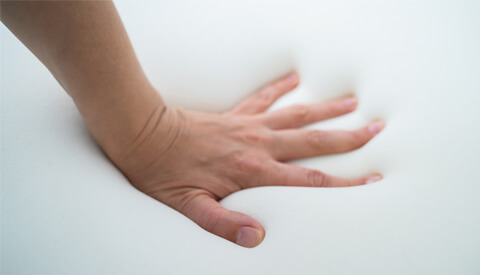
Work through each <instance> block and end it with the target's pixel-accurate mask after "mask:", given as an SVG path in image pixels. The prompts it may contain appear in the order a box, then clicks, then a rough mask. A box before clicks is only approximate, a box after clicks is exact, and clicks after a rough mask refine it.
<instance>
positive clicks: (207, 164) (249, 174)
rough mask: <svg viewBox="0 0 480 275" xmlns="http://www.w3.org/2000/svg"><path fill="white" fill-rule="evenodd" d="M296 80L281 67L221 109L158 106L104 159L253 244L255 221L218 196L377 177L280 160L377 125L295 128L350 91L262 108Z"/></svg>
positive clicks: (348, 101) (329, 110)
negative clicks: (273, 77) (330, 172)
mask: <svg viewBox="0 0 480 275" xmlns="http://www.w3.org/2000/svg"><path fill="white" fill-rule="evenodd" d="M297 85H298V76H297V74H295V73H292V74H289V75H287V76H285V77H283V78H281V79H279V80H277V81H275V82H273V83H271V84H269V85H268V86H266V87H264V88H262V89H261V90H260V91H258V92H257V93H255V94H253V95H252V96H250V97H248V98H247V99H245V100H244V101H243V102H241V103H240V104H239V105H237V106H236V107H235V108H233V109H232V110H230V111H228V112H225V113H205V112H194V111H184V110H181V109H174V108H170V107H167V106H164V105H161V106H159V107H158V108H157V109H156V110H155V112H154V114H153V115H152V116H151V117H150V119H149V121H148V123H147V124H146V125H145V127H143V129H142V131H141V132H140V133H139V134H138V135H137V137H136V138H135V140H134V141H133V142H131V145H130V146H127V147H125V148H121V149H120V150H118V151H117V152H115V153H111V154H109V155H110V158H111V159H112V160H113V162H114V163H115V164H116V165H117V166H118V167H119V168H120V169H121V170H122V172H123V173H124V174H125V175H126V176H127V177H128V179H129V180H130V181H131V183H132V184H133V185H134V186H135V187H136V188H137V189H138V190H140V191H142V192H144V193H145V194H147V195H149V196H151V197H153V198H155V199H157V200H158V201H160V202H163V203H165V204H167V205H169V206H170V207H172V208H173V209H175V210H177V211H179V212H181V213H183V214H184V215H185V216H187V217H188V218H190V219H191V220H193V221H194V222H196V223H197V224H198V225H200V226H201V227H202V228H204V229H205V230H207V231H209V232H211V233H213V234H216V235H218V236H220V237H222V238H225V239H227V240H229V241H232V242H235V243H237V244H239V245H241V246H244V247H255V246H257V245H258V244H260V243H261V242H262V240H263V238H264V236H265V230H264V229H263V227H262V226H261V225H260V224H259V223H258V222H257V221H256V220H254V219H253V218H252V217H250V216H247V215H245V214H242V213H239V212H235V211H230V210H227V209H225V208H224V207H222V206H221V205H220V204H219V203H218V201H219V200H221V199H223V198H225V197H226V196H228V195H230V194H232V193H234V192H236V191H239V190H242V189H246V188H252V187H259V186H308V187H345V186H356V185H363V184H366V183H370V182H374V181H377V180H380V179H381V176H380V175H378V174H376V175H370V176H367V177H362V178H357V179H350V180H348V179H342V178H338V177H334V176H331V175H327V174H324V173H322V172H320V171H317V170H311V169H307V168H302V167H297V166H293V165H290V164H287V163H283V161H288V160H293V159H300V158H307V157H313V156H319V155H325V154H333V153H342V152H347V151H351V150H354V149H356V148H359V147H361V146H362V145H364V144H365V143H367V142H368V141H369V140H370V139H372V138H373V137H374V136H375V135H376V134H377V133H378V132H380V131H381V130H382V129H383V127H384V124H383V122H381V121H377V122H373V123H371V124H369V125H367V126H364V127H362V128H360V129H357V130H354V131H321V130H307V129H297V128H298V127H302V126H304V125H308V124H311V123H314V122H317V121H321V120H325V119H328V118H333V117H337V116H340V115H343V114H346V113H349V112H351V111H353V110H354V109H355V108H356V105H357V102H356V99H355V97H353V96H350V97H346V98H343V99H338V100H334V101H330V102H322V103H317V104H312V105H297V106H292V107H287V108H284V109H280V110H276V111H271V112H265V111H266V110H267V109H268V108H269V107H270V106H271V105H272V104H273V103H274V102H275V100H277V99H278V98H279V97H280V96H282V95H284V94H285V93H287V92H289V91H291V90H293V89H294V88H295V87H296V86H297Z"/></svg>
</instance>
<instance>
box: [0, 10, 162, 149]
mask: <svg viewBox="0 0 480 275" xmlns="http://www.w3.org/2000/svg"><path fill="white" fill-rule="evenodd" d="M1 18H2V22H3V23H4V24H5V25H6V26H7V27H8V28H9V29H10V30H11V31H12V32H13V33H14V34H15V35H16V36H17V37H18V38H19V39H20V40H21V41H22V42H23V43H24V44H25V45H26V46H27V47H28V48H29V49H30V50H31V51H32V52H33V53H34V54H35V55H36V56H37V57H38V58H39V59H40V61H42V62H43V64H45V66H46V67H47V68H48V69H49V70H50V72H51V73H52V74H53V75H54V76H55V78H56V79H57V80H58V82H60V84H61V85H62V86H63V87H64V89H65V90H66V91H67V93H69V94H70V96H71V97H72V98H73V100H74V101H75V104H76V105H77V107H78V109H79V110H80V112H81V114H82V116H83V117H84V119H85V121H86V123H87V125H88V128H89V129H90V131H91V132H92V134H93V135H94V137H95V138H96V139H97V141H98V142H99V143H100V144H101V146H102V148H104V150H106V151H107V152H113V150H114V148H117V147H122V146H123V145H125V144H126V143H128V142H131V139H133V138H134V135H135V133H138V132H139V131H140V130H141V127H142V126H143V125H144V124H145V123H146V120H147V119H148V117H149V116H150V115H151V114H152V113H154V110H155V108H159V106H160V107H161V106H162V105H163V102H162V100H161V97H160V96H159V94H158V93H157V92H156V91H155V89H153V87H152V86H151V85H150V83H149V81H148V80H147V78H146V76H145V74H144V72H143V71H142V68H141V67H140V64H139V62H138V60H137V58H136V56H135V53H134V51H133V48H132V45H131V43H130V40H129V39H128V36H127V34H126V32H125V29H124V27H123V25H122V22H121V20H120V17H119V15H118V13H117V11H116V9H115V7H114V5H113V3H112V2H110V1H12V2H9V1H2V2H1ZM107 141H108V142H107Z"/></svg>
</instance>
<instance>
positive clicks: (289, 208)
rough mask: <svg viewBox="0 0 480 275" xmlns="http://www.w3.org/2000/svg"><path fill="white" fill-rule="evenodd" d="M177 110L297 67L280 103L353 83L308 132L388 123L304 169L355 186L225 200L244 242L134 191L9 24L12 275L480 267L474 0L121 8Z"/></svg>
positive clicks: (5, 187) (6, 230)
mask: <svg viewBox="0 0 480 275" xmlns="http://www.w3.org/2000/svg"><path fill="white" fill-rule="evenodd" d="M116 3H117V8H118V10H119V12H120V14H121V16H122V18H123V20H124V23H125V25H126V27H127V31H128V33H129V35H130V38H131V40H132V42H133V44H134V47H135V49H136V52H137V55H138V56H139V59H140V61H141V63H142V65H143V67H144V69H145V71H146V72H147V74H148V76H149V78H150V79H151V81H152V82H153V83H154V85H155V86H156V87H157V89H158V90H159V91H160V92H161V93H162V95H163V96H164V98H165V99H166V101H167V102H168V103H170V104H172V105H177V106H182V107H185V108H193V109H202V110H212V111H217V110H224V109H227V108H229V107H231V106H233V105H234V104H235V103H236V102H238V101H239V100H240V99H242V98H243V97H245V96H247V95H248V94H249V93H251V92H253V91H255V89H257V88H258V87H260V86H261V85H263V84H265V83H268V82H269V81H270V80H272V79H274V78H276V77H278V76H280V75H282V74H284V73H286V72H288V71H290V70H292V69H296V70H297V71H298V72H299V74H300V76H301V78H302V80H301V85H300V87H299V88H298V89H297V90H296V91H295V92H293V93H292V94H290V95H287V96H285V97H284V98H282V99H281V100H280V101H279V102H278V104H276V105H275V106H274V108H279V107H282V106H286V105H291V104H294V103H298V102H303V103H313V102H317V101H321V100H326V99H329V98H334V97H337V96H341V95H344V94H346V93H348V92H349V90H353V91H354V92H355V93H356V94H357V96H358V98H359V108H358V110H357V111H356V112H355V113H353V114H350V115H347V116H345V117H342V118H338V119H334V120H331V121H329V122H326V123H320V124H316V125H312V126H310V127H314V128H326V129H330V128H342V129H350V128H355V127H358V126H361V125H363V123H366V122H368V121H370V120H371V119H374V118H381V119H384V120H385V121H386V123H387V126H386V128H385V130H384V131H383V132H382V133H381V134H380V135H379V136H377V137H376V138H375V139H374V140H373V141H372V142H371V143H369V144H367V145H366V146H365V147H363V148H361V149H360V150H357V151H355V152H353V153H348V154H342V155H336V156H329V157H321V158H313V159H308V160H303V161H298V162H296V163H297V164H298V165H302V166H306V167H311V168H316V169H320V170H322V171H324V172H328V173H331V174H334V175H337V176H343V177H356V176H362V175H364V174H368V173H371V172H381V173H382V174H383V175H384V180H383V181H381V182H379V183H375V184H371V185H367V186H360V187H353V188H341V189H312V188H285V187H269V188H266V187H264V188H255V189H249V190H244V191H241V192H238V193H235V194H233V195H231V196H229V197H227V198H226V199H224V200H223V201H222V204H223V205H224V206H226V207H227V208H229V209H232V210H236V211H241V212H244V213H247V214H249V215H251V216H252V217H254V218H256V219H257V220H258V221H259V222H260V223H262V224H263V226H264V227H265V230H266V237H265V240H264V242H263V243H262V244H261V245H260V246H258V247H256V248H254V249H245V248H242V247H238V246H236V245H235V244H232V243H230V242H228V241H225V240H223V239H221V238H219V237H217V236H214V235H212V234H210V233H208V232H205V231H203V230H202V229H201V228H200V227H198V226H197V225H196V224H194V223H193V222H191V221H190V220H188V219H187V218H185V217H184V216H182V215H181V214H179V213H177V212H175V211H174V210H172V209H170V208H168V207H167V206H164V205H163V204H161V203H158V202H157V201H155V200H153V199H151V198H149V197H147V196H145V195H143V194H141V193H139V192H138V191H136V190H135V189H134V188H133V187H131V186H130V185H129V183H128V182H127V181H126V179H125V178H124V177H123V176H122V175H121V173H120V172H118V171H117V170H116V169H115V168H114V167H113V165H111V164H110V163H109V162H108V160H107V159H106V157H105V156H104V155H102V153H101V151H100V150H99V148H98V147H97V146H96V145H95V142H94V141H93V139H92V138H91V137H90V136H89V134H88V131H87V129H86V127H85V126H84V124H83V122H82V120H81V117H80V115H79V113H78V111H77V110H76V109H75V106H74V104H73V102H72V101H71V99H70V98H69V97H68V96H67V94H66V93H65V92H63V91H62V89H61V87H60V86H59V85H58V84H57V83H56V81H55V80H54V78H53V77H52V76H51V75H50V74H49V72H48V71H47V70H46V69H45V68H44V67H43V66H42V64H41V63H40V62H39V61H37V60H36V59H35V57H34V56H33V55H32V54H31V53H29V52H28V50H27V49H26V48H25V47H24V46H23V45H21V43H20V42H18V41H17V40H16V38H15V37H14V36H13V35H12V34H10V33H9V32H8V30H7V29H6V28H5V27H4V26H2V27H0V29H1V38H2V42H1V46H2V49H1V51H2V61H1V64H2V73H1V78H2V79H1V92H2V118H1V119H2V190H1V193H2V271H3V272H5V274H266V273H268V274H479V273H480V263H479V257H478V256H479V255H480V234H479V232H480V215H479V213H480V212H479V211H480V180H479V178H480V143H479V141H480V108H479V107H478V104H479V102H480V51H479V49H480V35H479V33H480V17H479V16H478V15H479V14H480V2H478V1H470V2H467V1H465V2H462V1H410V2H409V1H406V2H394V1H382V2H373V1H293V0H292V1H236V0H235V1H233V0H230V1H193V0H192V1H173V0H172V1H158V2H155V1H141V2H138V1H131V2H121V1H119V2H116Z"/></svg>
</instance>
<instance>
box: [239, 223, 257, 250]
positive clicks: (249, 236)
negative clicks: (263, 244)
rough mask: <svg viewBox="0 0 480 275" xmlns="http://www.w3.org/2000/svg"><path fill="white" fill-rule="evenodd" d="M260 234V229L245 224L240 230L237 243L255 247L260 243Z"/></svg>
mask: <svg viewBox="0 0 480 275" xmlns="http://www.w3.org/2000/svg"><path fill="white" fill-rule="evenodd" d="M260 236H261V233H260V231H259V230H257V229H254V228H253V227H250V226H244V227H241V228H240V229H239V230H238V233H237V241H236V243H237V244H238V245H240V246H243V247H255V246H257V245H258V244H259V243H260Z"/></svg>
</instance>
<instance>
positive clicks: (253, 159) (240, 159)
mask: <svg viewBox="0 0 480 275" xmlns="http://www.w3.org/2000/svg"><path fill="white" fill-rule="evenodd" d="M234 162H235V163H234V164H235V166H236V167H237V168H238V169H239V170H241V171H244V172H248V173H260V172H263V170H264V160H262V159H261V158H260V157H259V156H255V155H248V154H241V155H238V156H236V157H235V161H234Z"/></svg>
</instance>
